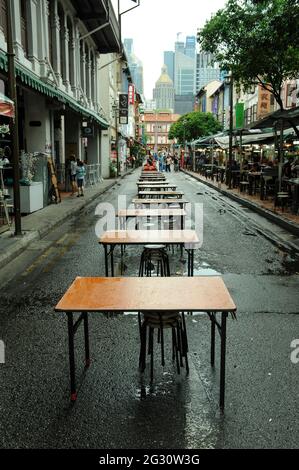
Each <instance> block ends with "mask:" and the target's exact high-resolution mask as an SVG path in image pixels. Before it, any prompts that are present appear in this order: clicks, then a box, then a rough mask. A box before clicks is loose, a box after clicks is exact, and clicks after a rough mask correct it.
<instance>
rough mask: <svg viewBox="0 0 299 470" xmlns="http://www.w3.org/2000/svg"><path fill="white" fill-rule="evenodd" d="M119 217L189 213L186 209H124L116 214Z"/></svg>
mask: <svg viewBox="0 0 299 470" xmlns="http://www.w3.org/2000/svg"><path fill="white" fill-rule="evenodd" d="M116 215H117V217H167V216H170V215H173V216H180V217H182V216H185V215H187V212H186V211H185V210H184V209H122V210H120V211H118V213H117V214H116Z"/></svg>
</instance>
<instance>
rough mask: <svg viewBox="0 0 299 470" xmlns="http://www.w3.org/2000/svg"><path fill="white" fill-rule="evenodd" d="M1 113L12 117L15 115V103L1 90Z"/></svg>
mask: <svg viewBox="0 0 299 470" xmlns="http://www.w3.org/2000/svg"><path fill="white" fill-rule="evenodd" d="M0 115H2V116H7V117H10V118H14V117H15V105H14V102H13V101H12V100H10V99H9V98H7V96H5V95H3V93H1V92H0Z"/></svg>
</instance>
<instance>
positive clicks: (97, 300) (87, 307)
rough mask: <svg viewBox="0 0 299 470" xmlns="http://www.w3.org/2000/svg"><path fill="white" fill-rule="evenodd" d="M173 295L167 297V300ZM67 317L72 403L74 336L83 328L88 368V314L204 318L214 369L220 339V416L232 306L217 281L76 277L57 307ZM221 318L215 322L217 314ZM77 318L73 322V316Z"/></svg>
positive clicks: (74, 393) (203, 278) (211, 278)
mask: <svg viewBox="0 0 299 470" xmlns="http://www.w3.org/2000/svg"><path fill="white" fill-rule="evenodd" d="M166 292H171V295H165V293H166ZM55 311H56V312H59V313H66V315H67V320H68V345H69V365H70V391H71V396H70V398H71V401H72V402H74V401H76V400H77V387H76V365H75V344H74V343H75V341H74V340H75V334H76V332H77V331H78V327H79V326H80V324H81V323H82V322H83V324H84V344H85V365H86V367H89V366H90V362H91V361H90V346H89V325H88V314H89V313H103V314H108V313H111V312H114V313H119V314H123V313H125V312H153V311H155V312H159V313H162V315H163V312H169V311H173V312H205V313H206V314H207V315H208V317H209V319H210V321H211V340H210V363H211V366H212V367H214V365H215V332H216V327H217V329H218V331H219V335H220V341H221V343H220V398H219V406H220V410H221V411H222V412H223V411H224V403H225V360H226V323H227V317H228V314H229V313H230V314H231V315H232V317H233V318H236V305H235V304H234V301H233V299H232V298H231V296H230V294H229V292H228V290H227V287H226V286H225V284H224V281H223V280H222V278H221V277H218V276H209V277H206V276H196V277H193V278H188V277H167V278H163V277H159V278H157V277H138V278H136V277H126V278H103V277H77V278H76V279H75V281H74V282H73V283H72V284H71V286H70V287H69V288H68V290H67V291H66V293H65V294H64V295H63V297H62V298H61V299H60V301H59V302H58V304H57V305H56V306H55ZM218 313H220V314H221V318H218V316H217V314H218ZM77 314H80V315H79V317H78V318H77V320H76V321H75V322H74V319H75V318H76V317H75V315H77Z"/></svg>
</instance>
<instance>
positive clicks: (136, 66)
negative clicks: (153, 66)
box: [124, 38, 143, 94]
mask: <svg viewBox="0 0 299 470" xmlns="http://www.w3.org/2000/svg"><path fill="white" fill-rule="evenodd" d="M124 48H125V52H126V54H127V58H128V63H129V64H128V65H129V68H130V70H131V74H132V79H133V82H134V84H135V86H136V89H137V91H138V92H139V93H140V94H143V64H142V62H141V60H139V59H138V57H136V55H135V54H134V46H133V39H131V38H126V39H124Z"/></svg>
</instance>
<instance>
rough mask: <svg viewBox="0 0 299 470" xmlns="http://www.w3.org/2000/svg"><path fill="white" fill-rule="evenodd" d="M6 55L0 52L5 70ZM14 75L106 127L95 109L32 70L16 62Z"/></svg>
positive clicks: (0, 60)
mask: <svg viewBox="0 0 299 470" xmlns="http://www.w3.org/2000/svg"><path fill="white" fill-rule="evenodd" d="M7 62H8V61H7V57H6V55H5V54H1V53H0V69H2V70H5V71H6V72H7V70H8V65H7ZM15 69H16V76H17V77H18V78H19V79H20V80H21V82H22V83H24V84H25V85H26V86H28V87H30V88H33V89H34V90H36V91H38V92H39V93H42V94H43V95H46V96H49V97H50V98H56V99H57V100H58V101H60V102H61V103H64V104H66V105H67V106H69V107H70V108H72V109H73V110H74V111H76V112H78V113H80V114H82V115H83V116H84V117H87V118H89V119H94V120H95V121H96V122H97V123H98V124H99V125H100V126H101V127H102V128H103V129H108V127H109V124H108V122H107V121H106V120H105V119H104V118H102V117H101V116H99V115H98V114H97V113H96V112H95V111H93V110H91V109H88V108H85V107H84V106H82V105H81V104H79V103H78V102H77V101H76V100H74V99H73V98H71V97H70V96H68V95H67V94H66V93H64V92H63V91H61V90H58V89H57V88H55V87H54V86H52V85H49V84H48V83H45V82H43V81H42V80H40V79H39V78H38V77H37V76H36V75H35V74H34V73H33V72H30V71H29V70H27V69H26V68H25V67H23V66H22V65H20V64H18V63H16V64H15Z"/></svg>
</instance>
